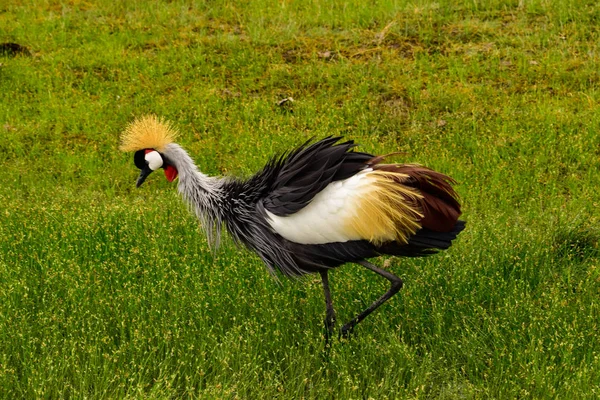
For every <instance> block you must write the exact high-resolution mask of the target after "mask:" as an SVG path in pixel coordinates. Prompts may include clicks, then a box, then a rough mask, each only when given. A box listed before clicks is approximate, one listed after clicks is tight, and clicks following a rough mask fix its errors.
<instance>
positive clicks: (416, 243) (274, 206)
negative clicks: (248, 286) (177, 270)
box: [120, 115, 465, 338]
mask: <svg viewBox="0 0 600 400" xmlns="http://www.w3.org/2000/svg"><path fill="white" fill-rule="evenodd" d="M177 137H178V132H177V130H176V129H175V128H173V126H172V124H171V123H170V122H169V121H167V120H164V119H162V118H159V117H157V116H156V115H146V116H142V117H138V118H136V119H134V120H133V121H132V122H130V123H129V124H128V125H127V126H126V128H125V129H124V131H123V132H122V135H121V144H120V149H121V150H122V151H126V152H133V153H134V157H133V158H134V164H135V165H136V166H137V168H138V169H139V170H140V172H139V176H138V178H137V182H136V187H138V188H139V187H140V186H141V185H142V184H143V183H144V181H145V180H146V179H147V178H148V176H150V174H151V173H152V172H154V171H158V170H160V169H162V170H163V171H164V174H165V177H166V179H167V180H168V181H169V182H173V181H174V180H175V179H176V178H178V179H179V181H178V184H177V188H178V191H179V193H180V195H181V197H182V198H183V200H184V201H185V202H186V203H188V205H189V206H190V209H191V210H192V212H193V213H195V215H196V216H197V218H198V219H199V222H200V224H201V226H202V227H203V229H204V231H205V232H206V236H207V240H208V242H209V244H211V246H213V247H214V248H216V247H218V246H219V242H220V237H221V232H222V228H223V227H225V228H226V229H227V231H228V232H229V234H230V236H231V237H232V238H233V240H234V241H235V242H236V243H238V244H242V245H243V246H245V247H246V248H248V249H249V250H251V251H253V252H255V253H256V254H257V255H258V256H259V257H260V259H261V260H262V261H263V262H264V264H265V265H266V267H267V270H268V271H269V272H270V273H271V274H273V275H274V276H275V277H278V276H284V277H290V278H298V277H302V276H305V275H307V274H319V275H320V278H321V283H322V287H323V292H324V296H325V319H324V329H325V335H326V337H327V338H329V337H331V336H332V335H333V334H334V333H335V329H336V313H335V309H334V307H333V302H332V296H331V289H330V284H329V273H330V272H331V271H332V270H334V269H336V268H338V267H340V266H342V265H344V264H348V263H354V264H358V265H361V266H362V267H364V268H366V269H368V270H370V271H372V272H374V273H375V274H377V275H379V276H381V277H383V278H385V279H387V280H388V281H389V283H390V287H389V289H388V290H387V291H386V292H385V293H384V294H383V295H381V296H380V297H379V298H378V299H376V300H375V301H374V302H373V303H372V304H371V305H369V307H367V308H366V309H365V310H363V311H361V312H360V313H359V314H357V315H356V316H355V317H354V318H352V319H351V320H350V321H348V322H347V323H345V324H344V325H343V326H342V327H341V328H340V329H339V336H340V337H342V336H343V337H348V335H349V334H350V333H351V332H353V331H354V328H355V327H356V325H357V324H358V323H360V322H361V321H362V320H364V319H365V318H366V317H367V316H368V315H369V314H371V313H372V312H373V311H375V310H376V309H377V308H378V307H379V306H381V305H382V304H383V303H385V302H386V301H387V300H389V299H390V298H391V297H392V296H394V295H395V294H396V293H398V291H400V289H401V288H402V286H403V281H402V279H401V278H400V277H398V276H397V275H395V274H394V273H392V272H390V271H389V270H388V269H386V268H381V267H378V266H376V265H375V264H373V263H371V262H370V261H369V260H370V259H372V258H377V257H379V256H386V255H387V256H399V257H421V256H428V255H431V254H435V253H437V252H438V251H440V250H445V249H448V248H449V247H450V246H451V244H452V241H453V240H454V239H455V238H456V237H457V235H458V234H459V233H460V232H461V231H462V230H463V229H464V228H465V221H463V220H459V216H460V215H461V206H460V203H459V197H458V195H457V193H456V191H455V190H454V187H453V186H454V185H455V184H456V181H455V180H454V179H452V178H450V177H449V176H447V175H445V174H443V173H440V172H437V171H435V170H433V169H430V168H427V167H425V166H421V165H420V164H394V163H386V162H385V159H386V158H389V157H390V155H383V156H375V155H372V154H369V153H364V152H359V151H357V150H356V146H357V145H356V144H355V143H354V141H353V140H345V139H343V138H342V137H334V136H328V137H326V138H323V139H321V140H318V141H315V140H309V141H307V142H305V143H303V144H301V145H299V146H297V147H296V148H294V149H292V150H289V151H286V152H283V153H282V154H279V155H276V156H273V157H272V158H271V159H270V160H269V161H268V162H267V163H266V164H265V166H264V167H263V168H262V169H261V170H259V171H258V172H257V173H255V174H254V175H252V176H250V177H249V178H245V179H242V178H237V177H232V176H225V177H215V176H208V175H206V174H204V173H202V172H201V171H200V169H199V168H198V167H197V166H196V164H195V163H194V161H193V160H192V158H191V157H190V155H189V154H188V153H187V151H186V150H185V149H184V148H183V147H181V146H180V145H179V144H177V143H176V140H177Z"/></svg>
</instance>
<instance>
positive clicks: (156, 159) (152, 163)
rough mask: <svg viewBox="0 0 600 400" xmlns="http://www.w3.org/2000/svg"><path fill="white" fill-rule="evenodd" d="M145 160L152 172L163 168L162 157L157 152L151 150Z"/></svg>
mask: <svg viewBox="0 0 600 400" xmlns="http://www.w3.org/2000/svg"><path fill="white" fill-rule="evenodd" d="M144 159H145V160H146V163H148V167H150V169H151V170H152V171H156V170H157V169H159V168H160V167H162V166H163V159H162V156H161V155H160V153H159V152H158V151H156V150H151V151H149V152H147V153H146V155H145V156H144Z"/></svg>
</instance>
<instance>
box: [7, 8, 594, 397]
mask: <svg viewBox="0 0 600 400" xmlns="http://www.w3.org/2000/svg"><path fill="white" fill-rule="evenodd" d="M599 22H600V6H598V5H597V3H596V2H593V1H588V2H586V1H578V0H573V1H555V2H552V1H541V0H540V1H519V2H517V1H490V2H483V1H482V2H478V1H461V2H449V1H439V2H436V3H430V2H421V1H417V2H408V1H391V0H388V1H386V0H384V1H380V2H375V3H372V2H363V1H351V2H327V1H324V0H319V1H317V0H315V1H302V2H300V1H269V0H263V1H253V2H201V1H199V2H194V3H192V2H184V1H177V0H176V1H171V2H156V3H152V4H150V2H148V4H146V3H145V2H125V1H119V2H113V1H107V0H98V1H93V2H91V1H90V2H85V1H76V0H72V1H62V2H61V1H52V0H39V1H33V0H30V1H28V2H23V1H17V0H4V1H3V2H2V4H1V5H0V43H5V42H15V43H19V44H21V45H23V46H26V47H27V49H28V50H29V53H30V54H27V53H18V54H14V53H11V52H0V132H1V133H2V140H1V141H0V160H1V161H0V167H1V168H0V204H2V207H0V398H19V397H25V398H124V397H127V398H150V399H152V398H157V399H158V398H161V399H162V398H180V397H181V398H187V397H198V398H241V399H250V398H282V399H284V398H289V399H291V398H294V399H295V398H319V399H323V398H332V399H334V398H335V399H338V398H339V399H342V398H344V399H346V398H354V399H358V398H364V399H368V398H373V399H383V398H435V399H455V398H467V399H471V398H474V399H487V398H499V399H506V398H562V399H567V398H568V399H572V398H598V396H600V339H599V336H598V323H599V322H598V321H600V302H599V295H600V253H599V247H598V246H599V238H600V230H599V228H598V223H599V222H600V212H599V211H598V208H599V205H600V195H599V194H598V192H599V190H598V188H599V187H600V174H599V173H598V171H600V136H599V132H600V106H599V103H600V92H599V89H600V72H599V71H600V65H599V61H600V48H599V45H598V43H600V32H599V28H598V27H599V26H600V24H599ZM288 96H291V97H293V98H294V99H295V102H294V103H293V104H292V105H291V107H287V108H280V107H278V106H277V105H276V103H277V101H278V100H280V99H282V98H284V97H288ZM146 113H156V114H158V115H161V116H164V117H166V118H168V119H170V120H171V121H173V123H174V125H175V126H176V127H177V128H178V130H179V131H180V132H181V144H182V145H184V146H185V147H186V148H187V149H188V150H189V151H190V153H191V154H192V155H193V157H194V159H195V160H196V162H197V163H198V165H199V166H200V167H201V169H202V170H203V171H205V172H206V173H210V174H234V175H239V176H247V175H249V174H251V173H252V172H253V171H255V170H256V169H258V168H259V167H260V166H261V165H262V164H263V163H264V162H265V161H266V160H267V159H268V158H269V156H270V155H272V154H273V153H276V152H281V151H283V150H285V149H288V148H290V147H292V146H294V145H298V144H300V143H302V142H304V141H305V140H307V139H308V138H310V137H317V138H320V137H324V136H326V135H345V136H347V137H348V138H351V139H354V140H356V141H358V142H359V143H361V149H362V150H365V151H369V152H377V153H379V152H392V151H403V152H404V153H405V155H403V156H402V157H399V158H398V161H407V162H419V163H422V164H426V165H429V166H431V167H434V168H436V169H438V170H440V171H443V172H445V173H447V174H449V175H451V176H453V177H455V178H456V179H457V180H458V181H459V185H458V186H457V190H458V191H459V192H460V195H461V197H462V201H463V203H464V219H466V220H467V221H468V225H467V230H466V231H465V232H464V233H463V234H461V236H460V237H459V239H458V240H457V241H456V243H455V246H453V247H452V248H451V249H450V250H449V251H447V252H444V253H443V254H440V255H437V256H433V257H430V258H426V259H419V260H404V259H393V260H392V267H391V268H392V270H393V271H395V272H396V273H398V274H399V275H400V276H401V277H402V278H403V279H404V281H405V287H404V289H403V290H402V291H401V292H400V294H399V295H397V296H396V297H394V298H393V299H392V300H391V301H390V302H388V303H387V304H386V305H385V306H383V307H382V308H381V309H380V310H378V312H376V313H375V314H373V315H372V316H370V317H369V318H368V319H367V320H365V321H364V322H363V323H361V324H360V325H359V327H358V328H357V331H356V333H357V334H356V335H355V336H354V337H352V338H351V339H350V340H347V341H342V342H338V341H334V342H333V345H332V347H331V348H330V349H329V350H328V351H324V340H323V336H322V334H323V328H322V320H323V317H324V301H323V298H322V290H321V287H320V282H319V279H318V278H316V277H310V278H308V279H306V280H304V281H301V282H290V281H283V282H282V284H278V283H277V282H276V281H274V280H273V279H272V278H271V277H270V276H269V275H268V274H267V273H266V271H265V268H264V267H263V266H262V265H261V262H260V261H259V260H258V259H257V257H256V256H254V255H252V254H249V253H247V252H244V251H242V250H240V249H238V248H236V247H235V246H234V245H233V244H232V243H231V241H230V240H226V241H225V244H224V245H223V247H222V248H221V249H220V251H219V252H217V253H216V254H215V255H213V254H211V251H210V250H209V248H208V246H207V243H206V240H205V238H204V237H203V235H202V231H201V229H200V227H199V226H198V223H197V221H196V220H195V219H194V218H193V217H192V216H191V215H190V214H189V213H188V211H187V210H186V208H185V206H184V205H183V204H182V203H181V201H180V199H179V198H178V197H177V194H176V190H175V188H174V185H173V184H169V183H168V182H166V180H165V179H163V178H162V177H160V176H153V177H151V178H150V179H149V181H148V182H147V183H146V184H145V185H144V186H143V187H142V188H140V189H135V187H134V181H135V178H136V169H135V167H134V165H133V160H132V157H131V154H123V153H120V152H119V151H118V150H117V147H118V140H119V139H118V137H119V133H120V132H121V131H122V129H123V128H124V127H125V125H126V124H127V123H128V122H130V121H131V120H132V119H133V118H134V117H135V116H139V115H143V114H146ZM382 261H383V260H381V259H380V260H378V262H382ZM331 280H332V291H333V296H334V304H335V306H336V309H337V312H338V317H339V319H340V320H343V321H345V320H348V319H350V318H351V317H352V316H354V315H355V314H356V313H357V312H358V311H359V310H360V309H361V308H363V307H364V306H365V305H366V304H368V303H370V302H371V301H372V300H373V299H374V298H376V297H377V296H379V295H380V294H381V293H382V292H383V291H384V290H385V288H386V283H385V282H384V281H383V280H382V279H379V278H378V277H376V276H374V275H373V274H371V273H369V272H368V271H366V270H364V269H361V268H360V267H357V266H354V265H348V266H344V267H343V268H341V269H340V270H338V271H335V272H334V273H333V274H332V278H331ZM340 322H341V321H340Z"/></svg>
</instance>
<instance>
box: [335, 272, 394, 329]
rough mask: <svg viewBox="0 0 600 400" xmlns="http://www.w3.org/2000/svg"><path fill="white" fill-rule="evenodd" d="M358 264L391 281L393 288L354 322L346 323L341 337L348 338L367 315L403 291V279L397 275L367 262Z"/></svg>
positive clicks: (353, 320) (355, 318) (354, 319)
mask: <svg viewBox="0 0 600 400" xmlns="http://www.w3.org/2000/svg"><path fill="white" fill-rule="evenodd" d="M357 263H358V264H360V265H362V266H363V267H365V268H367V269H370V270H371V271H373V272H375V273H377V274H379V275H381V276H383V277H384V278H386V279H387V280H388V281H390V282H391V283H392V286H391V287H390V289H389V290H388V291H387V292H385V294H384V295H383V296H381V297H380V298H378V299H377V300H375V301H374V302H373V304H371V305H370V306H369V307H368V308H367V309H366V310H364V311H363V312H361V313H360V314H358V315H357V316H356V317H354V318H353V319H352V320H350V321H349V322H348V323H346V324H345V325H344V326H342V328H341V330H340V336H341V337H347V336H348V333H350V332H352V330H353V329H354V327H355V326H356V325H357V324H358V323H359V322H360V321H362V320H363V319H365V318H366V317H367V315H369V314H371V313H372V312H373V311H375V310H376V309H377V307H379V306H380V305H382V304H383V303H385V302H386V301H388V300H389V299H390V298H391V297H392V296H393V295H395V294H396V293H398V291H399V290H400V289H402V279H400V278H399V277H397V276H396V275H394V274H392V273H390V272H388V271H386V270H383V269H381V268H378V267H376V266H374V265H373V264H371V263H370V262H367V261H358V262H357Z"/></svg>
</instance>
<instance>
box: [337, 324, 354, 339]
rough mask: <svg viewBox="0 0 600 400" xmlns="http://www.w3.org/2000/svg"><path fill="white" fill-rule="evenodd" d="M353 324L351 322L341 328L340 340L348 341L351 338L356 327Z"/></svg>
mask: <svg viewBox="0 0 600 400" xmlns="http://www.w3.org/2000/svg"><path fill="white" fill-rule="evenodd" d="M353 322H354V321H350V322H348V323H347V324H346V325H344V326H342V327H341V328H340V335H339V337H338V339H348V338H349V337H350V335H351V334H352V333H353V332H354V326H355V325H356V324H355V323H353Z"/></svg>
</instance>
